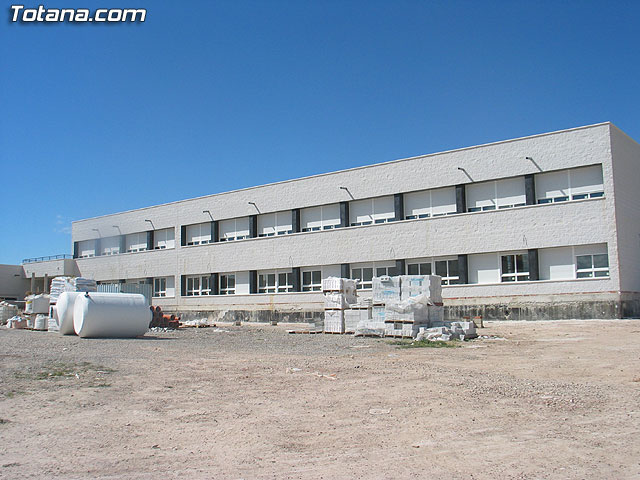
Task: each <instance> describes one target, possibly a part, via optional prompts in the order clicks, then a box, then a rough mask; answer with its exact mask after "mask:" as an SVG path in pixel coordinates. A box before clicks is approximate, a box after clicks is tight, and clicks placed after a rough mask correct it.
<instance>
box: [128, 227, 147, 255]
mask: <svg viewBox="0 0 640 480" xmlns="http://www.w3.org/2000/svg"><path fill="white" fill-rule="evenodd" d="M125 246H126V249H127V252H144V251H145V250H146V249H147V232H138V233H130V234H129V235H127V236H126V237H125Z"/></svg>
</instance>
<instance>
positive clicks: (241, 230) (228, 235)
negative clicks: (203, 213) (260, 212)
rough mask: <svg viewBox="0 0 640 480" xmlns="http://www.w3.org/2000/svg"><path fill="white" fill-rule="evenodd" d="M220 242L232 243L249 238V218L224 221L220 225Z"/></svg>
mask: <svg viewBox="0 0 640 480" xmlns="http://www.w3.org/2000/svg"><path fill="white" fill-rule="evenodd" d="M219 227H220V241H221V242H232V241H235V240H244V239H246V238H249V217H241V218H232V219H230V220H222V221H221V222H220V223H219Z"/></svg>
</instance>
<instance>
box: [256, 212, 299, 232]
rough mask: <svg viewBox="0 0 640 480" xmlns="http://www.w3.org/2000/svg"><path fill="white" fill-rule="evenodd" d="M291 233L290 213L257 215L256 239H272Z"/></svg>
mask: <svg viewBox="0 0 640 480" xmlns="http://www.w3.org/2000/svg"><path fill="white" fill-rule="evenodd" d="M290 233H293V227H292V222H291V211H290V210H288V211H285V212H276V213H265V214H262V215H258V237H274V236H276V235H286V234H290Z"/></svg>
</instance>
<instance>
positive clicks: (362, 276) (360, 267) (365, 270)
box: [351, 263, 396, 290]
mask: <svg viewBox="0 0 640 480" xmlns="http://www.w3.org/2000/svg"><path fill="white" fill-rule="evenodd" d="M395 268H396V267H395V263H394V264H393V265H390V264H384V263H363V264H354V265H352V267H351V278H352V279H354V280H358V283H357V285H356V288H357V289H358V290H366V289H370V288H373V277H382V276H384V275H393V274H394V273H395Z"/></svg>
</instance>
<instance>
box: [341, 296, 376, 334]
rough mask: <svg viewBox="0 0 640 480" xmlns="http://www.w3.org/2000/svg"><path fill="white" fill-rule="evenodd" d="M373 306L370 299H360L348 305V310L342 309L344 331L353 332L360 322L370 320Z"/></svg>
mask: <svg viewBox="0 0 640 480" xmlns="http://www.w3.org/2000/svg"><path fill="white" fill-rule="evenodd" d="M372 310H373V306H372V304H371V301H368V302H367V301H361V302H359V303H354V304H352V305H351V306H350V308H349V310H345V311H344V330H345V333H355V332H356V329H357V328H358V325H359V324H360V322H367V321H370V320H371V318H372V314H373V312H372Z"/></svg>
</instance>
